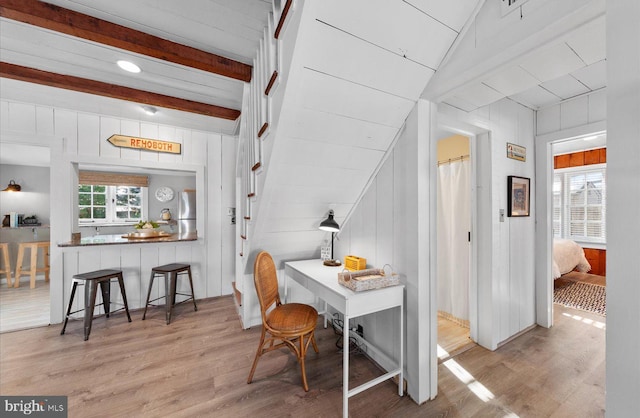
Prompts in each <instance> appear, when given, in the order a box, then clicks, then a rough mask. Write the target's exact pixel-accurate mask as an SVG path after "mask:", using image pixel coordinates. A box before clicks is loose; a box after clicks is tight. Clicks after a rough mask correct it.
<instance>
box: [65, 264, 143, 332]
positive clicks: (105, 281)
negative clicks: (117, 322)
mask: <svg viewBox="0 0 640 418" xmlns="http://www.w3.org/2000/svg"><path fill="white" fill-rule="evenodd" d="M112 279H117V280H118V284H119V285H120V292H121V293H122V301H123V303H124V308H122V309H124V310H125V311H126V312H127V319H128V320H129V322H131V316H130V315H129V306H128V305H127V294H126V293H125V291H124V280H123V278H122V270H98V271H91V272H89V273H82V274H76V275H75V276H73V279H72V285H71V297H70V298H69V307H68V308H67V315H66V317H65V318H64V325H63V326H62V331H61V332H60V335H63V334H64V331H65V329H66V328H67V322H68V321H69V316H70V315H71V314H74V313H76V312H80V311H83V310H84V340H85V341H87V340H88V339H89V334H91V322H92V321H93V311H94V309H95V307H96V294H97V293H98V285H100V292H101V293H102V305H103V307H104V312H105V315H106V317H107V318H109V315H110V314H112V313H113V312H116V311H119V310H120V309H118V310H116V311H113V312H111V280H112ZM79 284H84V309H80V310H77V311H74V312H71V307H72V306H73V298H74V296H75V294H76V287H77V286H78V285H79Z"/></svg>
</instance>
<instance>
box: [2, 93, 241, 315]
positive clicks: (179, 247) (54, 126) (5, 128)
mask: <svg viewBox="0 0 640 418" xmlns="http://www.w3.org/2000/svg"><path fill="white" fill-rule="evenodd" d="M0 124H1V127H2V131H1V133H2V141H3V142H22V143H28V144H37V145H43V146H49V147H50V149H51V175H50V179H51V196H55V197H56V198H55V202H53V201H52V204H51V241H52V243H53V245H52V248H51V277H52V281H51V283H52V286H51V302H52V303H51V321H52V323H57V322H61V320H62V319H63V312H64V306H65V304H66V303H67V301H68V297H69V288H70V279H71V276H72V275H73V274H75V273H76V272H83V271H89V270H96V269H99V268H107V267H109V268H122V269H123V270H124V271H125V282H126V286H127V296H128V298H129V304H130V308H138V307H140V306H142V304H143V303H144V297H145V296H146V295H145V294H144V292H146V289H147V284H148V280H149V279H148V276H149V274H150V269H151V267H153V266H154V265H158V263H163V264H164V263H168V262H172V261H183V262H189V263H192V266H193V270H194V288H195V293H196V298H204V297H212V296H219V295H221V294H229V293H231V282H232V280H233V276H234V271H235V268H234V262H233V257H231V256H230V254H232V252H233V248H234V241H233V240H234V233H233V232H234V230H233V226H232V225H231V220H230V219H229V218H228V217H227V216H226V208H227V207H233V206H234V205H235V204H234V201H235V185H234V176H235V169H234V167H235V158H234V155H235V148H236V145H235V142H236V139H235V138H234V137H228V136H223V135H220V134H218V133H212V132H203V131H196V130H190V129H183V128H180V127H175V126H166V125H161V124H157V123H155V124H154V123H148V122H141V121H137V120H131V119H126V118H116V117H111V116H105V115H99V114H92V113H83V112H77V111H72V110H66V109H60V108H52V107H43V106H38V105H34V104H30V103H18V102H12V101H6V100H2V101H0ZM116 133H118V134H124V135H132V136H140V137H145V138H152V139H162V140H168V141H173V142H179V143H181V144H182V154H179V155H173V154H171V155H169V154H164V153H157V152H147V151H140V150H133V149H121V148H117V147H113V146H112V145H111V144H109V143H107V141H106V139H107V138H108V137H109V136H111V135H112V134H116ZM75 162H80V163H92V164H106V166H107V167H108V166H109V165H114V166H115V165H118V166H132V167H138V168H139V167H142V168H149V169H166V170H186V171H192V172H194V173H196V188H197V189H198V191H199V194H198V198H199V201H198V205H199V208H198V215H199V217H198V218H199V219H198V230H199V231H200V236H201V237H200V239H199V240H198V241H197V242H191V243H176V244H138V245H135V244H134V245H127V246H126V247H125V246H108V247H94V248H91V249H87V248H76V247H71V248H66V249H64V251H63V250H62V249H61V248H60V247H57V245H55V244H56V243H57V242H66V241H69V240H70V237H71V232H72V231H73V230H75V228H76V227H75V222H74V220H73V219H71V216H70V214H72V213H73V211H72V207H73V205H74V204H75V201H76V199H77V198H76V197H75V194H74V193H72V189H73V185H74V184H75V183H74V176H77V172H76V170H75V169H74V168H73V166H72V163H75ZM200 191H202V192H200ZM200 199H202V200H201V201H200ZM223 207H224V208H225V210H224V214H223V210H222V208H223ZM223 252H224V254H226V255H227V256H226V257H223ZM77 299H78V298H77ZM80 299H81V298H80ZM78 303H80V302H78Z"/></svg>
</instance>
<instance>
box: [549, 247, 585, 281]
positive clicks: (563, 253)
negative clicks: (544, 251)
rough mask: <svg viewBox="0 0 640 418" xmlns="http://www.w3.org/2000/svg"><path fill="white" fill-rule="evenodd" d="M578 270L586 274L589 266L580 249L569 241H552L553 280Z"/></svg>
mask: <svg viewBox="0 0 640 418" xmlns="http://www.w3.org/2000/svg"><path fill="white" fill-rule="evenodd" d="M573 270H578V271H580V272H583V273H586V272H588V271H589V270H591V265H590V264H589V262H588V261H587V258H586V257H585V255H584V250H583V249H582V247H581V246H580V245H579V244H578V243H576V242H575V241H572V240H570V239H554V240H553V267H552V275H553V279H554V280H555V279H557V278H558V277H560V276H561V275H563V274H566V273H569V272H570V271H573Z"/></svg>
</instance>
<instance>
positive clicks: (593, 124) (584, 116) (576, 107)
mask: <svg viewBox="0 0 640 418" xmlns="http://www.w3.org/2000/svg"><path fill="white" fill-rule="evenodd" d="M606 94H607V92H606V88H603V89H601V90H598V91H595V92H593V93H589V94H585V95H582V96H579V97H576V98H573V99H570V100H566V101H564V102H561V103H558V104H556V105H553V106H549V107H546V108H543V109H541V110H538V111H537V112H536V139H535V145H536V149H535V156H536V185H537V187H536V199H535V202H536V248H535V251H536V299H537V300H536V320H537V323H538V324H540V325H542V326H545V327H550V326H551V325H553V312H552V306H553V302H552V294H553V286H552V284H553V281H552V279H551V264H552V262H551V260H552V256H551V251H552V246H553V237H552V234H551V231H552V227H551V224H552V214H551V209H552V201H551V185H552V179H553V177H552V176H551V174H552V173H553V150H552V145H551V144H552V143H553V142H555V141H561V140H565V139H569V138H574V137H579V136H585V135H590V134H594V133H599V132H604V131H605V130H606V118H607V111H606V110H607V109H606V107H607V103H606V99H607V98H606Z"/></svg>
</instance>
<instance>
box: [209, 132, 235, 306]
mask: <svg viewBox="0 0 640 418" xmlns="http://www.w3.org/2000/svg"><path fill="white" fill-rule="evenodd" d="M221 142H222V152H221V156H222V157H221V172H222V198H221V199H220V206H221V207H220V223H221V226H220V235H221V242H222V248H221V255H220V264H221V274H220V279H221V281H222V284H221V290H220V292H221V294H223V295H227V294H231V293H233V288H232V285H231V282H233V281H234V277H235V270H236V269H235V241H236V240H235V230H236V229H235V225H234V224H232V223H231V216H229V215H228V214H227V209H228V208H230V207H234V208H235V206H236V204H235V201H236V190H235V177H236V164H235V153H236V147H237V142H238V141H237V139H236V138H234V137H229V136H223V137H222V138H221ZM213 143H214V142H213V141H212V142H211V143H210V146H209V148H210V149H211V148H212V145H213ZM209 152H211V151H209ZM208 167H212V166H211V164H208ZM213 167H215V166H213ZM242 216H243V215H241V214H240V212H239V210H238V208H236V222H241V221H240V219H241V218H242ZM213 242H215V241H213ZM213 295H215V294H212V295H211V296H213Z"/></svg>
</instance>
